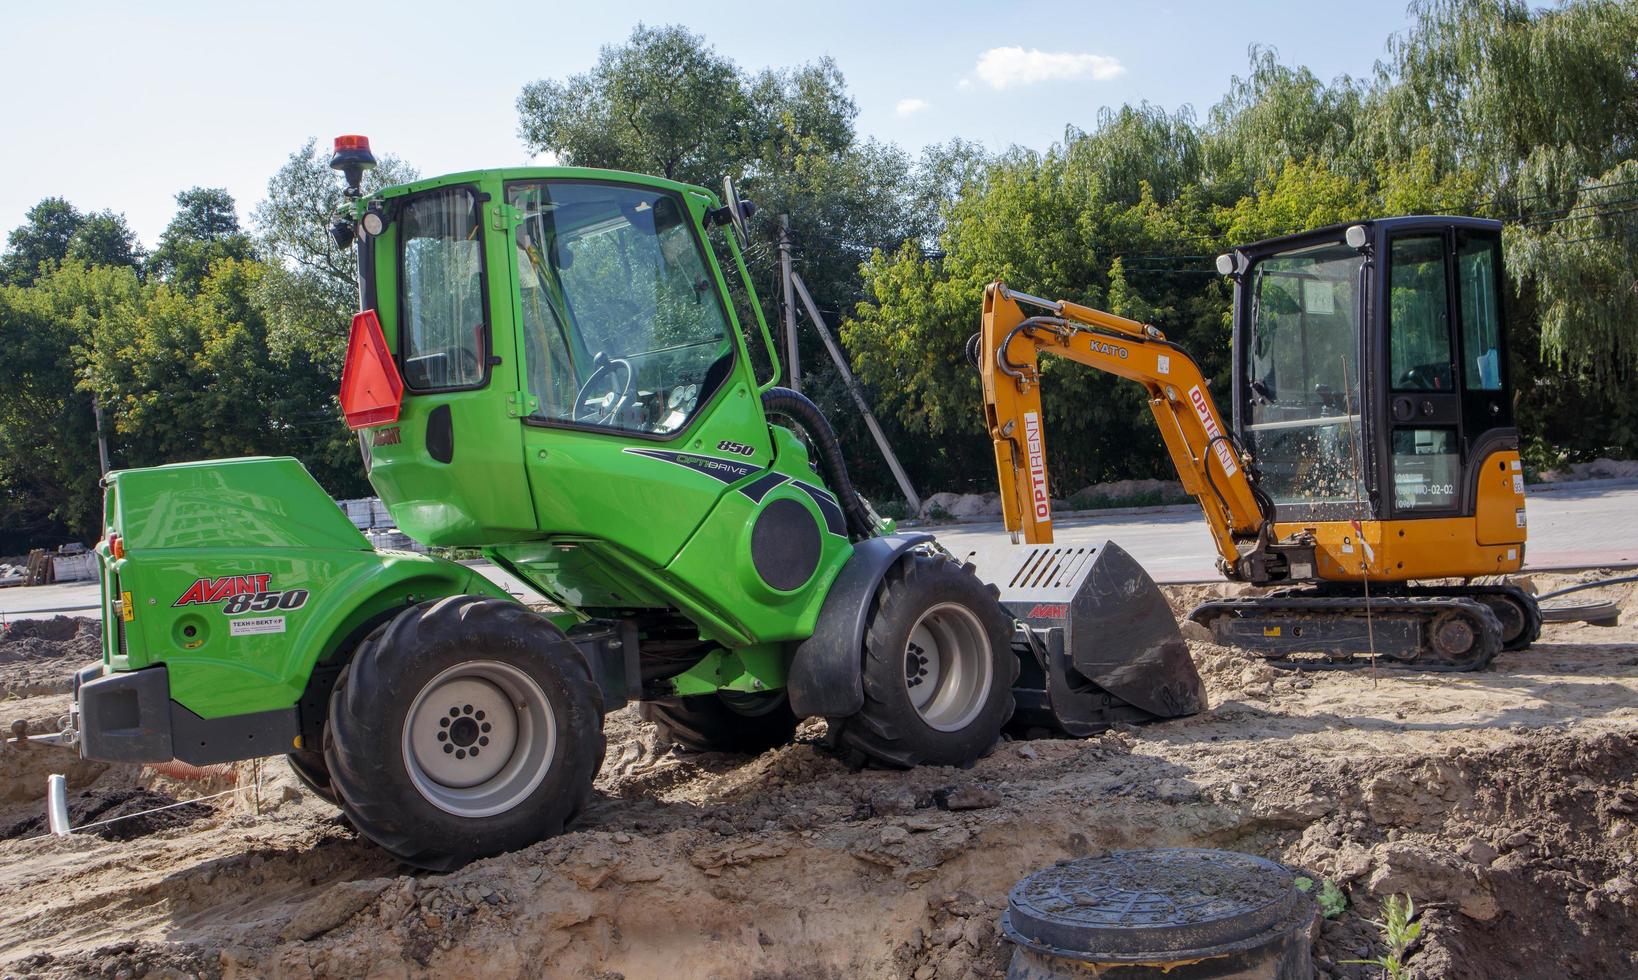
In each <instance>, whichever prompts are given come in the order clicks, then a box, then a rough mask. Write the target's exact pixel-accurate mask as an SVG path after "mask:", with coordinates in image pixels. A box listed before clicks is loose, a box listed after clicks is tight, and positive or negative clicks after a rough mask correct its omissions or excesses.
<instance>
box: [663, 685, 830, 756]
mask: <svg viewBox="0 0 1638 980" xmlns="http://www.w3.org/2000/svg"><path fill="white" fill-rule="evenodd" d="M735 700H740V701H742V702H743V703H741V704H737V705H736V704H733V703H730V702H729V701H728V700H725V699H724V697H723V696H722V695H720V694H700V695H694V696H691V697H686V698H665V699H663V700H657V701H645V702H643V703H642V704H641V705H639V706H638V708H637V713H638V714H639V715H641V716H642V719H643V720H644V721H647V722H653V724H654V727H655V728H658V729H659V730H660V738H661V739H662V740H664V741H666V742H668V743H670V744H672V745H677V746H681V747H682V748H684V749H687V750H688V751H690V752H744V753H747V754H750V755H758V754H760V753H762V752H766V751H767V750H769V749H773V748H778V747H779V746H781V745H789V744H790V743H791V741H792V740H793V739H794V738H795V737H796V725H797V722H798V721H800V719H798V718H797V717H796V715H795V714H794V713H793V712H792V711H791V701H790V698H789V697H788V696H787V695H786V694H785V692H784V691H771V692H769V693H767V694H762V695H739V696H738V697H737V698H736V699H735Z"/></svg>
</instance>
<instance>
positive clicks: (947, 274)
mask: <svg viewBox="0 0 1638 980" xmlns="http://www.w3.org/2000/svg"><path fill="white" fill-rule="evenodd" d="M1413 13H1414V15H1415V22H1414V23H1413V26H1412V27H1411V29H1410V30H1408V31H1407V32H1406V33H1405V34H1404V35H1402V36H1400V37H1397V38H1395V39H1393V41H1392V43H1391V44H1390V47H1389V53H1388V57H1387V58H1386V59H1385V60H1384V62H1383V63H1382V64H1380V65H1379V66H1378V68H1377V73H1376V76H1375V77H1374V78H1373V79H1371V80H1369V81H1364V82H1362V81H1359V80H1355V79H1351V78H1348V77H1342V78H1338V79H1336V80H1335V81H1333V82H1330V83H1325V82H1322V81H1321V80H1320V79H1318V78H1316V77H1315V76H1314V75H1313V73H1312V72H1310V71H1308V70H1307V69H1305V68H1301V67H1292V66H1288V65H1284V64H1282V63H1281V62H1280V61H1279V59H1278V57H1277V55H1276V54H1275V52H1273V51H1272V50H1271V49H1265V48H1256V47H1254V48H1253V49H1252V51H1251V65H1250V71H1249V72H1248V73H1247V75H1246V76H1245V77H1243V78H1239V77H1237V78H1235V79H1233V80H1232V81H1231V83H1230V90H1229V93H1228V95H1227V96H1226V97H1225V98H1224V99H1223V100H1222V101H1220V102H1219V103H1218V104H1217V105H1215V106H1214V107H1213V108H1212V109H1211V111H1210V113H1209V114H1208V118H1207V121H1206V122H1205V124H1204V125H1198V124H1196V123H1195V122H1194V120H1193V118H1192V116H1191V115H1190V114H1189V113H1188V111H1187V110H1186V109H1184V110H1179V111H1178V112H1176V113H1168V112H1165V111H1163V110H1161V109H1158V108H1156V107H1153V106H1149V105H1139V106H1127V107H1125V108H1123V109H1121V110H1119V111H1110V112H1105V113H1103V114H1102V115H1101V116H1100V118H1099V121H1098V125H1097V127H1096V128H1094V129H1093V130H1092V131H1091V132H1081V131H1079V130H1075V129H1071V130H1069V131H1067V132H1066V134H1065V139H1064V142H1063V143H1062V144H1059V145H1058V146H1055V147H1053V148H1052V149H1051V150H1049V151H1048V152H1047V153H1045V154H1034V153H1027V152H1019V151H1014V152H1012V153H1008V154H1003V155H1002V156H1000V157H998V158H996V159H994V160H992V161H989V162H988V163H987V164H986V165H985V166H984V167H983V168H982V172H981V174H980V175H979V176H978V177H976V178H974V179H967V180H963V181H962V182H961V183H960V184H959V185H958V187H957V190H956V192H955V198H954V200H953V201H952V202H951V203H949V204H947V205H946V209H945V212H944V215H945V218H944V221H943V222H942V224H941V225H940V226H939V228H938V232H937V234H938V238H937V241H938V250H937V251H936V252H935V253H933V254H931V255H927V254H923V253H922V251H921V250H918V249H912V248H901V249H884V250H882V251H880V252H878V253H876V254H874V255H873V256H872V257H871V259H870V260H869V262H867V263H866V265H865V268H864V276H865V285H866V287H867V293H868V295H867V297H866V299H865V301H864V302H862V303H861V304H860V305H859V306H858V308H857V310H856V313H855V316H854V319H853V321H852V322H851V323H850V324H849V325H848V326H847V328H846V330H845V334H846V340H847V345H848V347H849V349H850V351H851V352H852V354H853V356H854V358H855V359H856V362H857V368H858V371H859V373H860V375H861V376H863V377H865V378H866V379H867V380H869V381H870V382H871V383H872V384H874V385H876V386H877V389H878V390H879V391H880V392H881V393H882V397H883V399H884V400H885V402H886V405H887V407H888V409H889V410H890V411H891V413H892V414H893V416H894V417H895V419H897V420H898V421H899V422H900V423H901V424H902V425H904V426H905V429H906V432H907V434H909V435H910V436H911V437H912V438H926V437H929V436H930V437H934V438H936V439H937V445H938V447H939V448H938V454H937V456H936V457H935V458H934V459H933V460H931V461H923V462H922V466H923V471H922V473H921V474H918V476H920V477H921V478H923V479H927V478H928V474H931V478H932V480H933V481H934V482H935V483H936V484H937V485H938V486H940V487H949V486H962V485H967V486H972V487H974V488H982V487H985V486H987V485H988V484H989V480H990V478H989V475H988V474H989V469H990V463H989V458H988V457H989V447H988V444H987V440H985V439H984V437H983V433H982V431H981V427H980V420H979V418H978V415H977V412H976V411H975V405H976V400H977V382H976V378H974V377H973V372H972V371H971V369H970V368H969V367H968V366H967V365H966V364H965V361H964V360H963V358H962V357H961V344H962V343H963V341H965V339H966V337H967V336H968V335H969V334H971V333H972V331H973V330H974V329H976V326H977V316H976V314H977V310H978V304H979V297H980V295H981V291H982V287H983V285H984V283H985V282H988V281H990V280H993V279H1003V280H1006V281H1007V282H1008V283H1009V284H1011V285H1013V286H1015V287H1017V288H1020V289H1023V290H1026V291H1029V292H1033V293H1037V294H1041V295H1048V296H1054V297H1060V296H1061V297H1063V298H1067V299H1073V300H1077V301H1080V302H1090V303H1093V304H1099V303H1100V302H1101V304H1102V305H1103V306H1105V307H1106V308H1111V309H1115V310H1116V311H1117V312H1122V311H1125V312H1127V315H1132V316H1137V317H1139V318H1141V319H1148V320H1151V321H1152V322H1154V323H1156V324H1157V325H1159V326H1160V327H1162V328H1163V329H1164V330H1166V331H1167V333H1168V335H1169V336H1170V337H1171V338H1172V339H1174V340H1178V341H1180V342H1181V343H1182V344H1183V345H1184V346H1185V347H1186V348H1188V349H1189V350H1190V351H1191V352H1192V353H1194V354H1195V356H1196V357H1197V358H1198V359H1200V360H1201V362H1202V365H1203V366H1204V367H1205V368H1206V369H1207V371H1208V373H1209V374H1210V375H1211V376H1212V377H1213V378H1214V384H1215V386H1216V387H1217V388H1218V393H1219V395H1221V394H1223V385H1224V384H1225V383H1226V381H1227V375H1228V361H1227V356H1226V354H1227V347H1228V333H1227V330H1228V315H1227V314H1228V310H1227V300H1228V290H1227V289H1225V288H1224V285H1223V283H1222V282H1221V281H1220V280H1219V279H1217V277H1216V276H1215V275H1214V274H1213V273H1212V269H1211V260H1212V256H1213V255H1214V254H1215V253H1216V252H1219V251H1222V250H1223V249H1224V248H1225V247H1226V246H1227V245H1229V244H1231V243H1244V242H1249V241H1253V240H1257V239H1261V238H1266V237H1271V236H1275V235H1281V234H1287V233H1291V232H1295V231H1300V230H1302V229H1305V228H1310V227H1315V226H1320V225H1325V224H1331V223H1336V222H1345V221H1351V220H1356V219H1358V218H1363V217H1367V216H1372V215H1387V214H1412V213H1448V214H1481V215H1490V216H1494V217H1499V218H1503V219H1504V220H1508V221H1509V224H1508V230H1507V233H1506V239H1505V241H1506V243H1507V259H1508V262H1509V269H1510V277H1511V279H1512V281H1513V285H1514V287H1515V297H1514V302H1513V304H1512V309H1511V317H1510V320H1511V322H1512V325H1513V376H1514V378H1515V379H1516V380H1517V382H1518V386H1519V396H1518V397H1519V403H1518V410H1519V416H1520V419H1521V424H1522V426H1523V428H1524V430H1525V431H1526V433H1527V434H1529V433H1532V432H1534V433H1537V434H1538V438H1539V439H1540V441H1538V442H1535V443H1534V445H1535V446H1536V456H1537V461H1538V462H1543V461H1548V457H1549V456H1550V455H1551V453H1549V452H1548V451H1547V450H1546V447H1547V446H1556V447H1557V448H1558V451H1559V452H1560V453H1561V454H1564V455H1581V454H1586V455H1590V454H1593V453H1599V452H1604V453H1609V452H1614V453H1622V452H1625V453H1631V452H1632V451H1634V449H1638V408H1635V407H1634V406H1635V405H1638V397H1634V396H1638V220H1635V219H1638V169H1634V168H1638V160H1635V157H1638V136H1635V134H1638V118H1635V114H1638V5H1635V4H1633V3H1630V2H1626V3H1608V2H1587V0H1583V2H1572V3H1567V4H1565V5H1564V6H1563V7H1561V8H1553V9H1547V10H1532V9H1530V8H1529V7H1528V6H1526V5H1525V4H1523V3H1521V2H1514V0H1427V2H1422V3H1419V4H1417V5H1415V6H1414V7H1413ZM1538 328H1539V332H1538ZM1046 371H1047V373H1048V374H1051V375H1053V380H1052V381H1050V382H1049V383H1048V385H1047V387H1046V389H1045V393H1046V403H1045V410H1046V415H1047V423H1048V453H1049V457H1050V459H1051V463H1052V466H1053V471H1054V472H1053V475H1054V479H1055V480H1056V485H1055V486H1054V487H1053V491H1054V493H1056V494H1060V495H1068V494H1069V493H1071V492H1073V491H1075V490H1076V489H1077V488H1078V487H1079V486H1080V485H1081V483H1082V482H1084V481H1087V480H1095V479H1107V478H1110V477H1120V476H1145V475H1151V474H1152V473H1164V472H1165V471H1166V470H1167V469H1168V468H1169V464H1167V463H1166V462H1165V460H1164V458H1163V457H1162V456H1160V455H1159V444H1158V439H1152V438H1151V436H1152V432H1153V425H1152V423H1151V422H1150V421H1149V419H1148V417H1147V413H1146V411H1145V410H1144V407H1143V405H1142V403H1141V400H1139V399H1137V398H1136V397H1127V395H1124V394H1120V393H1118V390H1119V389H1121V388H1132V386H1129V385H1123V383H1121V382H1119V381H1117V380H1115V379H1112V378H1107V377H1093V376H1092V375H1091V374H1090V373H1089V372H1087V371H1086V370H1085V369H1082V368H1079V367H1077V366H1074V365H1067V364H1049V365H1048V367H1047V368H1046ZM1135 390H1136V389H1135V388H1134V389H1133V393H1134V394H1135ZM1578 403H1579V404H1581V405H1582V406H1583V409H1582V410H1580V411H1578V410H1577V409H1575V408H1574V407H1573V406H1575V405H1576V404H1578ZM1589 403H1590V404H1593V405H1596V406H1597V411H1596V412H1594V413H1587V412H1586V411H1585V407H1586V406H1587V405H1588V404H1589ZM1588 414H1592V415H1594V416H1595V417H1593V418H1591V419H1589V418H1588V417H1587V416H1588ZM963 475H965V479H963ZM865 482H866V483H867V484H868V483H870V482H871V481H869V479H868V478H867V479H866V480H865ZM873 485H874V487H875V488H877V489H880V488H881V487H882V484H881V483H880V482H876V483H874V484H873Z"/></svg>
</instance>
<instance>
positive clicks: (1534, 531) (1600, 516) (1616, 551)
mask: <svg viewBox="0 0 1638 980" xmlns="http://www.w3.org/2000/svg"><path fill="white" fill-rule="evenodd" d="M1528 506H1529V511H1530V544H1529V547H1528V548H1527V549H1526V551H1525V562H1526V564H1525V567H1526V568H1527V569H1547V568H1565V567H1587V566H1598V565H1633V564H1638V485H1634V484H1626V485H1621V486H1609V485H1599V484H1590V485H1587V484H1584V485H1581V486H1572V487H1563V488H1555V489H1552V490H1539V489H1538V490H1532V491H1531V493H1530V497H1529V505H1528ZM934 530H935V532H936V533H937V534H938V537H939V539H940V540H941V541H943V542H945V543H946V544H947V545H948V546H949V547H950V548H951V550H952V551H953V550H957V549H963V548H967V547H970V546H972V545H975V544H980V543H990V542H1001V541H1005V540H1007V537H1006V532H1005V531H1004V530H1003V529H1002V527H1001V524H1000V523H999V522H990V523H982V524H952V525H946V526H943V527H939V528H935V529H934ZM1055 538H1056V540H1057V541H1058V542H1059V543H1061V544H1101V543H1103V542H1104V541H1105V540H1113V541H1114V542H1116V543H1117V544H1119V545H1120V546H1121V547H1123V548H1125V549H1126V550H1127V551H1129V552H1131V554H1132V555H1133V557H1135V558H1136V559H1137V560H1138V561H1139V562H1141V563H1142V564H1143V567H1144V568H1146V569H1148V570H1149V574H1150V575H1153V576H1154V577H1155V579H1156V580H1157V581H1161V582H1191V581H1216V580H1217V578H1218V576H1217V570H1216V568H1215V567H1214V566H1213V561H1214V559H1215V555H1216V551H1215V549H1214V547H1213V545H1212V540H1211V534H1210V532H1209V531H1208V530H1207V528H1206V523H1205V521H1204V520H1203V519H1202V518H1201V516H1200V511H1199V510H1198V509H1196V508H1195V507H1194V506H1193V505H1189V506H1185V507H1157V508H1154V509H1152V510H1144V511H1136V512H1133V511H1128V512H1123V513H1111V514H1109V515H1106V516H1098V517H1075V518H1066V519H1064V520H1062V521H1060V522H1058V523H1057V526H1056V534H1055ZM479 570H480V571H482V572H483V573H484V574H485V575H486V576H488V577H489V578H490V579H491V580H493V581H495V582H498V583H500V584H501V585H502V586H503V587H505V588H507V589H508V590H510V591H512V592H524V591H526V589H525V587H524V586H523V584H522V583H520V582H518V581H517V580H516V579H513V578H511V577H510V576H507V575H506V574H505V573H503V572H501V570H500V569H498V568H495V567H494V566H491V565H487V564H485V565H481V566H479ZM97 602H98V597H97V586H96V584H95V583H71V584H65V585H48V586H41V587H38V588H32V589H23V588H11V589H0V616H3V617H5V618H6V619H22V618H36V617H41V616H51V615H54V614H55V612H56V611H59V610H61V611H79V612H80V613H81V614H82V615H84V614H85V612H86V611H88V610H94V609H95V608H96V606H97Z"/></svg>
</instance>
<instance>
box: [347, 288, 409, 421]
mask: <svg viewBox="0 0 1638 980" xmlns="http://www.w3.org/2000/svg"><path fill="white" fill-rule="evenodd" d="M403 400H404V379H403V378H401V377H399V375H398V365H396V364H394V363H393V362H392V353H391V352H390V351H388V350H387V338H386V336H385V335H384V334H382V332H381V321H380V319H379V318H377V317H376V315H375V311H374V310H365V311H364V312H363V313H359V314H357V315H355V316H354V317H353V332H352V335H351V336H350V337H349V338H348V340H347V360H346V363H344V364H343V365H342V366H341V411H342V413H343V414H345V415H346V416H347V427H348V428H349V429H367V428H369V427H370V426H372V425H385V424H387V423H388V422H396V421H398V409H399V406H400V405H401V404H402V403H403Z"/></svg>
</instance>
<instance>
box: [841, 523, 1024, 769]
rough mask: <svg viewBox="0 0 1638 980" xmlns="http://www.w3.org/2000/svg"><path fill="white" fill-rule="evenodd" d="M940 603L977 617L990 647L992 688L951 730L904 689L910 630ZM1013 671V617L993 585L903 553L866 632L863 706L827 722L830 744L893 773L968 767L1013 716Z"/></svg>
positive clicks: (938, 561)
mask: <svg viewBox="0 0 1638 980" xmlns="http://www.w3.org/2000/svg"><path fill="white" fill-rule="evenodd" d="M941 603H954V604H958V605H960V606H964V607H965V608H966V609H968V610H970V611H971V612H973V613H974V614H976V616H977V618H978V620H979V622H980V623H981V624H982V627H983V633H984V635H985V637H986V638H987V640H988V643H989V651H988V654H989V658H990V664H991V671H990V688H989V690H988V692H987V693H986V694H985V695H984V697H983V703H982V706H981V707H980V708H979V710H978V713H977V714H976V715H975V716H974V718H973V719H972V720H971V721H970V722H968V723H967V724H966V725H965V726H964V727H962V728H961V729H959V730H956V731H940V730H938V729H935V728H933V727H932V726H930V725H929V724H927V722H926V721H924V720H923V719H922V717H921V715H920V714H918V713H917V711H916V708H915V706H914V704H913V703H912V702H911V700H910V691H909V688H908V687H907V685H906V664H905V654H906V647H907V645H908V643H909V641H910V634H911V631H912V630H913V629H914V628H915V625H916V623H917V621H918V620H920V618H921V616H922V614H923V613H924V612H926V611H927V610H929V609H932V608H933V607H934V606H937V605H939V604H941ZM1018 670H1019V664H1018V657H1017V655H1016V654H1014V653H1013V652H1012V620H1011V618H1010V617H1008V616H1007V614H1006V612H1005V611H1003V610H1002V608H1001V604H1000V603H999V602H997V601H996V597H995V591H994V589H993V587H991V586H989V585H985V584H984V583H983V582H981V581H979V579H978V576H977V575H975V574H973V570H972V566H971V565H967V566H963V565H960V564H958V563H957V562H956V561H955V560H953V559H951V558H949V557H947V556H944V555H932V554H926V553H924V552H919V551H913V552H909V553H907V554H905V555H904V556H903V557H901V558H900V559H899V560H898V561H897V562H896V563H895V564H894V565H893V567H892V568H891V569H889V570H888V572H887V575H886V577H885V578H884V579H883V580H882V584H881V586H880V587H878V589H877V592H876V602H875V607H874V608H873V609H872V611H871V616H870V622H869V625H868V626H867V627H866V629H865V648H864V695H865V698H864V707H863V708H862V709H860V710H859V712H858V713H857V714H855V715H851V716H849V717H847V718H842V719H836V718H832V719H830V729H831V738H832V741H833V742H834V743H835V744H836V745H837V747H839V748H841V749H842V750H844V751H849V750H851V751H852V752H857V753H859V754H861V755H863V756H864V758H865V760H866V761H869V762H873V763H876V764H878V765H883V766H889V767H893V768H900V769H908V768H911V767H912V766H918V765H924V764H925V765H941V766H964V765H968V764H970V763H972V762H973V761H974V760H976V759H978V758H979V757H980V756H982V755H983V754H984V753H986V752H988V751H989V750H990V749H991V748H992V747H993V746H994V745H995V742H996V739H998V738H999V737H1000V735H1001V729H1002V726H1004V725H1005V724H1006V723H1007V721H1008V719H1010V718H1011V717H1012V711H1013V699H1012V685H1013V682H1015V681H1016V680H1017V679H1018Z"/></svg>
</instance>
